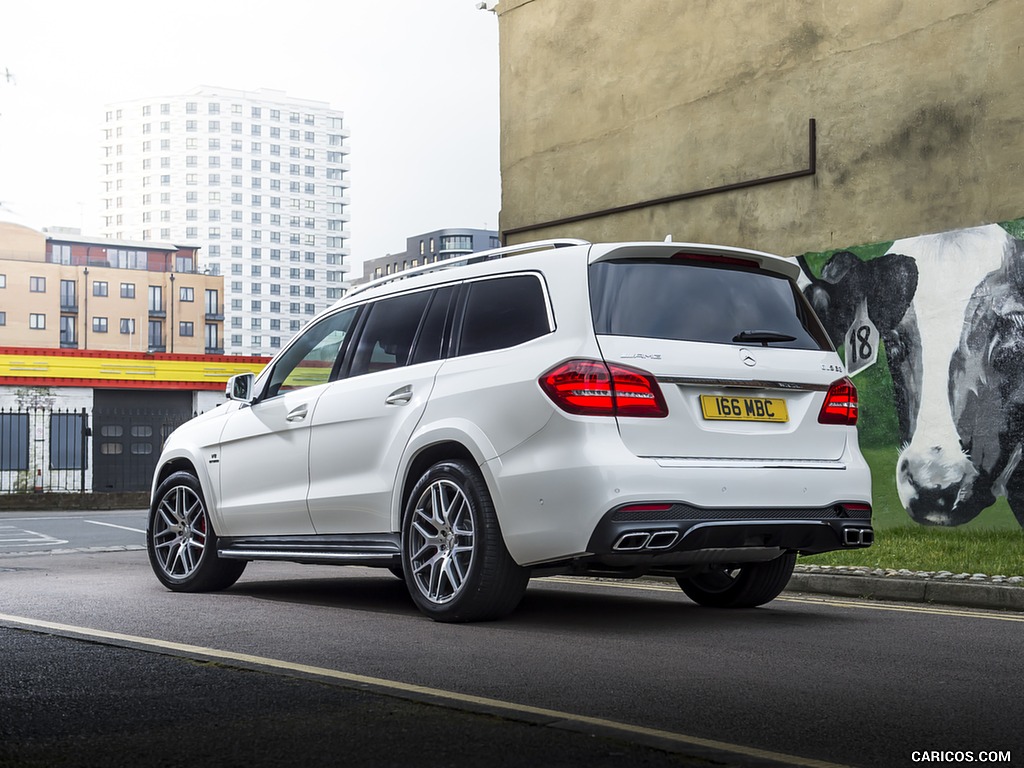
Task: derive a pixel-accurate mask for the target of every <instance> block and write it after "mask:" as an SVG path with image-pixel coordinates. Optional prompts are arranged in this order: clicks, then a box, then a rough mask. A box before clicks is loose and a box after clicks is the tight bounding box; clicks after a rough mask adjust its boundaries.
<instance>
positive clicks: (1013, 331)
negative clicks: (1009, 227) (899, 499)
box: [949, 228, 1024, 527]
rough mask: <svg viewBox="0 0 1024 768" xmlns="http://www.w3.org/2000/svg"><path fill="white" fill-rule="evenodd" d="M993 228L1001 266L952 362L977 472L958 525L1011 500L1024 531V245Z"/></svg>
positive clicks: (960, 502)
mask: <svg viewBox="0 0 1024 768" xmlns="http://www.w3.org/2000/svg"><path fill="white" fill-rule="evenodd" d="M997 229H999V231H993V233H992V234H993V237H992V245H993V247H995V248H998V249H1000V250H1001V258H1002V260H1001V263H1000V265H999V267H997V268H996V269H995V270H993V271H992V272H989V273H988V274H987V275H986V276H985V277H984V278H983V279H982V281H981V282H980V283H978V286H977V287H976V288H975V289H974V293H973V294H972V295H971V299H970V301H969V302H968V304H967V309H966V311H965V313H964V324H963V329H962V330H961V333H960V342H959V345H958V346H957V348H956V350H955V351H954V352H953V356H952V359H951V360H950V364H949V401H950V408H951V413H952V417H953V421H954V423H955V424H956V429H957V433H958V435H959V436H960V442H961V445H962V446H963V449H964V452H965V453H966V454H967V456H969V457H970V460H971V465H972V466H973V468H974V472H975V475H974V476H973V477H972V478H970V481H969V482H967V481H965V482H964V483H962V485H961V490H960V491H959V494H958V497H957V501H956V504H955V506H954V509H953V513H954V514H953V520H954V524H957V525H958V524H959V523H961V522H965V521H967V520H970V519H971V518H973V517H975V516H977V515H978V513H980V512H981V511H982V510H983V509H985V508H986V507H988V506H989V505H990V504H992V502H994V501H995V499H996V497H998V496H1006V499H1007V501H1008V502H1009V504H1010V509H1011V510H1012V511H1013V514H1014V517H1016V518H1017V522H1018V523H1020V524H1021V526H1022V527H1024V467H1019V464H1020V459H1021V451H1022V441H1024V241H1022V240H1018V239H1016V238H1013V237H1010V236H1009V235H1008V234H1006V233H1005V232H1002V230H1001V229H1000V228H997Z"/></svg>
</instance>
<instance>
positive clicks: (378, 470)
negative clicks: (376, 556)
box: [309, 286, 455, 533]
mask: <svg viewBox="0 0 1024 768" xmlns="http://www.w3.org/2000/svg"><path fill="white" fill-rule="evenodd" d="M454 293H455V287H454V286H445V287H442V288H439V289H437V290H436V291H431V290H425V291H418V292H416V293H411V294H404V295H401V296H395V297H392V298H388V299H382V300H380V301H377V302H375V303H374V304H372V305H370V307H368V308H367V317H366V322H365V323H364V324H363V327H362V329H361V330H360V331H359V336H358V338H357V339H355V340H354V344H353V349H352V350H351V352H350V353H349V357H350V361H349V362H348V363H347V370H345V371H343V375H342V378H341V379H339V380H338V381H336V382H335V383H333V384H332V385H331V386H330V387H329V388H328V390H327V391H326V392H324V394H323V395H322V396H321V397H320V399H319V400H318V401H317V404H316V411H315V412H314V414H313V424H312V435H311V439H310V453H309V471H310V484H309V512H310V516H311V517H312V519H313V526H314V527H315V528H316V532H317V533H382V532H387V531H390V530H391V499H392V494H393V493H394V492H395V483H396V475H397V473H398V467H399V462H400V460H401V457H402V453H403V451H404V450H405V446H406V444H407V443H408V441H409V438H410V437H411V436H412V433H413V431H414V430H415V428H416V425H417V424H418V423H419V421H420V418H421V417H422V416H423V411H424V408H425V407H426V404H427V399H428V398H429V396H430V392H431V390H432V388H433V386H434V377H435V376H436V374H437V371H438V369H439V368H440V367H441V343H442V338H443V335H444V334H443V332H444V327H445V324H446V322H447V321H448V314H449V311H450V304H451V298H452V296H453V295H454Z"/></svg>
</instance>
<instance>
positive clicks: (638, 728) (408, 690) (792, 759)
mask: <svg viewBox="0 0 1024 768" xmlns="http://www.w3.org/2000/svg"><path fill="white" fill-rule="evenodd" d="M0 622H3V623H7V624H13V625H17V626H22V627H30V628H34V629H37V630H43V631H50V632H57V633H61V634H67V635H72V636H78V637H86V638H90V639H96V640H105V641H109V642H110V643H111V644H116V645H122V644H127V645H128V646H129V647H135V646H143V647H148V648H156V649H159V650H164V651H173V652H175V653H181V654H185V655H187V656H193V655H197V656H200V657H203V658H213V659H223V660H225V661H234V662H238V663H242V664H247V665H256V666H261V667H267V668H270V669H277V670H282V671H284V672H293V673H297V674H300V675H308V676H315V677H321V678H325V679H330V680H338V681H342V682H345V683H350V684H354V685H357V686H359V687H361V688H366V687H372V688H376V689H378V690H383V691H388V692H390V693H392V694H394V693H395V692H398V693H399V694H411V695H413V696H429V697H431V698H434V699H438V700H441V701H447V702H451V703H453V704H460V705H463V706H465V705H469V706H471V707H482V708H486V709H490V710H492V711H493V710H498V711H503V712H508V713H511V714H519V715H530V716H531V717H543V718H545V719H549V720H550V721H551V724H552V725H556V726H557V725H558V724H560V723H574V724H577V725H585V726H591V727H595V728H600V729H609V730H613V731H618V732H619V733H624V734H631V735H634V736H643V737H648V738H651V737H653V738H655V739H663V740H665V741H669V742H674V743H676V744H682V745H687V746H691V747H701V748H705V749H714V750H718V751H720V752H726V753H731V754H734V755H744V756H746V757H753V758H757V759H760V760H771V761H774V762H779V763H782V764H784V765H789V766H799V768H846V766H843V765H841V764H838V763H829V762H826V761H824V760H815V759H813V758H807V757H800V756H798V755H787V754H785V753H782V752H773V751H771V750H767V749H757V748H756V747H748V746H745V745H743V744H732V743H730V742H727V741H718V740H716V739H704V738H701V737H699V736H690V735H687V734H685V733H677V732H675V731H666V730H662V729H660V728H651V727H648V726H644V725H634V724H632V723H623V722H619V721H617V720H607V719H605V718H603V717H590V716H589V715H579V714H575V713H573V712H562V711H560V710H557V709H547V708H545V707H534V706H530V705H529V704H517V703H515V702H512V701H503V700H502V699H492V698H488V697H486V696H474V695H472V694H467V693H459V692H457V691H446V690H444V689H442V688H431V687H429V686H425V685H416V684H414V683H403V682H401V681H399V680H388V679H387V678H381V677H368V676H367V675H359V674H355V673H353V672H343V671H341V670H337V669H330V668H329V667H314V666H310V665H308V664H295V663H293V662H290V661H283V660H281V659H273V658H269V657H266V656H253V655H250V654H247V653H234V652H233V651H223V650H219V649H216V648H207V647H204V646H200V645H189V644H186V643H177V642H173V641H170V640H160V639H157V638H152V637H139V636H137V635H124V634H121V633H120V632H107V631H105V630H101V629H91V628H88V627H77V626H73V625H70V624H59V623H56V622H52V621H43V620H41V619H29V618H25V617H22V616H11V615H9V614H4V613H0Z"/></svg>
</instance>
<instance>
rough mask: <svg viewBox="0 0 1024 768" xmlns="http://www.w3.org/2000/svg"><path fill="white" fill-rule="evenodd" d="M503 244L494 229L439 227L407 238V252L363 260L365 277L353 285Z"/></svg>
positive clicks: (355, 281)
mask: <svg viewBox="0 0 1024 768" xmlns="http://www.w3.org/2000/svg"><path fill="white" fill-rule="evenodd" d="M500 245H501V238H500V237H499V236H498V232H497V231H495V230H492V229H458V228H448V229H435V230H434V231H433V232H424V233H423V234H420V235H413V236H412V237H407V238H406V240H405V251H404V252H402V253H389V254H386V255H384V256H381V257H379V258H376V259H367V260H366V261H365V262H363V276H362V278H360V279H358V280H353V281H352V282H353V284H358V283H365V282H368V281H370V280H376V279H377V278H379V277H386V276H387V275H392V274H394V273H396V272H401V271H403V270H406V269H412V268H413V267H418V266H420V265H423V264H433V263H435V262H438V261H445V260H446V259H453V258H455V257H457V256H465V255H467V254H470V253H476V252H478V251H486V250H487V249H489V248H497V247H498V246H500Z"/></svg>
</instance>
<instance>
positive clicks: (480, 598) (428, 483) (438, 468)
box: [402, 460, 530, 622]
mask: <svg viewBox="0 0 1024 768" xmlns="http://www.w3.org/2000/svg"><path fill="white" fill-rule="evenodd" d="M402 569H403V571H404V573H405V582H406V585H407V587H408V588H409V593H410V594H411V595H412V599H413V601H414V602H415V603H416V606H417V607H418V608H419V609H420V610H421V611H423V613H425V614H426V615H427V616H429V617H430V618H432V619H434V620H435V621H447V622H457V621H485V620H488V619H496V618H499V617H501V616H504V615H506V614H508V613H510V612H511V611H512V610H514V609H515V607H516V606H517V605H518V604H519V601H520V600H521V599H522V597H523V593H524V592H525V591H526V585H527V582H529V580H530V574H529V571H527V570H526V569H525V568H522V567H521V566H519V565H517V564H516V562H515V561H514V560H513V559H512V556H511V555H510V554H509V553H508V550H507V549H506V548H505V542H504V540H503V539H502V536H501V529H500V528H499V526H498V518H497V516H496V515H495V512H494V504H493V502H492V501H491V495H490V493H489V492H488V490H487V486H486V484H485V482H484V479H483V478H482V477H481V476H480V473H479V472H478V471H477V469H476V468H475V467H474V466H473V465H472V464H470V463H468V462H465V461H462V460H451V461H441V462H438V463H437V464H434V465H433V466H432V467H431V468H430V469H429V470H427V472H426V473H425V474H424V475H423V476H422V477H421V478H420V479H419V481H418V482H417V483H416V485H415V487H414V488H413V490H412V494H411V495H410V496H409V503H408V505H407V506H406V510H405V516H404V519H403V523H402Z"/></svg>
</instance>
